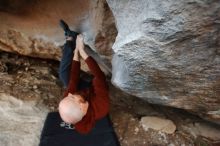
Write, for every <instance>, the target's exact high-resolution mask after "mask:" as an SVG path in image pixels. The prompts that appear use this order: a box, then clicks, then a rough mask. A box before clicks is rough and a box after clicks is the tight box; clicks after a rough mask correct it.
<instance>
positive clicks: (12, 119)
mask: <svg viewBox="0 0 220 146" xmlns="http://www.w3.org/2000/svg"><path fill="white" fill-rule="evenodd" d="M47 112H48V110H47V108H46V107H45V106H43V105H40V104H39V103H38V102H37V100H32V101H22V100H19V99H16V98H15V97H13V96H9V95H6V94H0V114H1V117H0V122H1V124H0V129H1V132H0V145H1V146H16V145H20V146H38V144H39V137H40V133H41V131H40V129H42V128H43V123H44V119H45V118H46V115H47Z"/></svg>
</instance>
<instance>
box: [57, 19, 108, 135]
mask: <svg viewBox="0 0 220 146" xmlns="http://www.w3.org/2000/svg"><path fill="white" fill-rule="evenodd" d="M60 24H61V27H62V28H63V29H64V32H65V36H66V43H65V45H64V50H63V56H62V59H61V63H60V68H59V76H60V79H61V80H62V82H63V83H64V87H66V89H65V90H66V91H65V93H64V98H63V99H62V100H61V101H60V103H59V113H60V116H61V118H62V120H63V121H64V122H66V123H71V124H73V125H74V127H75V129H76V131H78V132H79V133H82V134H86V133H88V132H89V131H90V130H91V129H92V128H93V126H94V125H95V122H96V121H97V120H99V119H101V118H103V117H105V116H106V115H107V114H108V112H109V97H108V87H107V83H106V81H105V75H104V73H103V72H102V71H101V69H100V68H99V66H98V64H97V63H96V61H95V60H94V59H93V58H92V57H91V56H89V55H88V54H87V53H86V51H85V49H84V48H85V46H84V38H83V35H82V34H79V33H76V32H74V31H71V30H70V29H69V27H68V25H67V24H66V23H65V22H64V21H63V20H61V21H60ZM80 57H82V59H83V60H84V61H85V62H86V64H87V65H88V67H89V69H90V71H91V73H92V74H93V76H94V78H93V80H92V86H90V87H87V88H84V89H80V88H78V85H79V84H80Z"/></svg>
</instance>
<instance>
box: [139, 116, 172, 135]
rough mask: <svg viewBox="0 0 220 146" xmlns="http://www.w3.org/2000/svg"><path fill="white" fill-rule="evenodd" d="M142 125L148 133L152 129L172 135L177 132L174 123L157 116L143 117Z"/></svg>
mask: <svg viewBox="0 0 220 146" xmlns="http://www.w3.org/2000/svg"><path fill="white" fill-rule="evenodd" d="M141 125H142V126H143V128H144V130H146V131H148V129H149V128H151V129H154V130H158V131H161V132H165V133H168V134H172V133H174V132H175V130H176V125H175V124H174V123H173V121H171V120H168V119H163V118H160V117H155V116H154V117H153V116H146V117H142V118H141Z"/></svg>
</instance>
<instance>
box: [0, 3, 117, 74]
mask: <svg viewBox="0 0 220 146" xmlns="http://www.w3.org/2000/svg"><path fill="white" fill-rule="evenodd" d="M60 19H64V20H65V21H66V22H67V23H68V25H69V26H70V28H71V29H72V30H76V31H78V32H81V33H83V34H84V35H85V41H86V44H88V45H89V46H90V48H92V49H93V51H95V52H97V53H99V54H100V56H101V59H98V60H100V61H99V62H100V63H101V62H102V61H101V60H104V61H105V62H106V63H105V64H103V66H104V67H105V68H106V69H107V70H108V71H110V70H111V63H110V62H111V56H112V53H113V52H112V49H111V47H112V45H113V42H114V40H115V37H116V34H117V30H116V28H115V23H114V17H113V15H112V13H111V11H110V9H109V7H108V5H107V3H106V1H105V0H95V1H94V0H77V1H76V0H64V1H60V0H54V1H44V0H28V1H27V0H21V1H17V0H10V1H8V0H1V1H0V21H1V23H0V50H4V51H7V52H16V53H19V54H22V55H27V56H32V57H39V58H49V59H55V60H59V59H60V57H61V49H60V47H61V46H62V45H63V44H64V32H63V30H62V29H61V27H60V26H59V20H60ZM93 54H94V53H93ZM96 56H97V55H96Z"/></svg>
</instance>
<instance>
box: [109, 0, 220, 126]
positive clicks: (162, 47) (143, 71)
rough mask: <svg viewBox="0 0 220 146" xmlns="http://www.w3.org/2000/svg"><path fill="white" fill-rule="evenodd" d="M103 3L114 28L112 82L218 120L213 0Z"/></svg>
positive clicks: (218, 51) (219, 46)
mask: <svg viewBox="0 0 220 146" xmlns="http://www.w3.org/2000/svg"><path fill="white" fill-rule="evenodd" d="M107 2H108V4H109V6H110V8H111V10H112V12H113V15H114V17H115V19H116V27H117V29H118V35H117V38H116V41H115V43H114V45H113V50H114V52H115V54H114V57H113V60H112V66H113V70H112V74H113V77H112V82H113V83H114V85H116V86H118V87H119V88H121V89H122V90H124V91H125V92H128V93H130V94H132V95H135V96H138V97H140V98H142V99H144V100H147V101H149V102H151V103H155V104H162V105H168V106H173V107H177V108H183V109H186V110H189V111H191V112H195V113H197V114H198V115H200V116H201V117H203V118H206V119H208V120H213V121H215V122H218V123H220V57H219V55H220V4H219V1H217V0H178V1H176V0H169V1H160V0H107Z"/></svg>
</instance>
